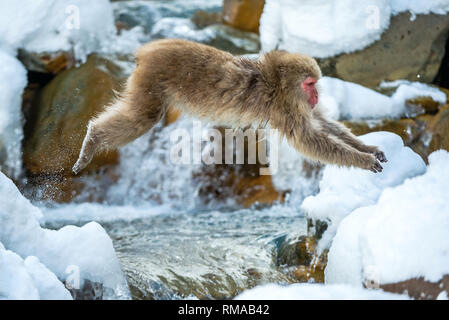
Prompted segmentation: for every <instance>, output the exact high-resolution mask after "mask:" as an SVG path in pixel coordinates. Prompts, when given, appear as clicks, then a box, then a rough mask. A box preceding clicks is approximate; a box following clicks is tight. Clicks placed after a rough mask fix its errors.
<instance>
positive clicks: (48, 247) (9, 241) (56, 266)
mask: <svg viewBox="0 0 449 320" xmlns="http://www.w3.org/2000/svg"><path fill="white" fill-rule="evenodd" d="M41 217H42V213H41V210H40V209H38V208H37V207H35V206H33V205H32V204H31V203H30V201H29V200H28V199H26V198H24V197H23V196H22V195H21V194H20V192H19V190H18V189H17V188H16V186H15V185H14V183H13V182H12V181H11V180H9V179H8V178H7V177H6V176H5V175H4V174H3V173H0V225H1V228H0V242H1V243H3V245H4V246H5V248H7V249H8V250H11V251H13V252H15V253H17V254H19V255H20V256H21V257H28V256H35V257H37V258H38V259H39V261H40V262H41V263H42V264H43V265H45V266H46V267H47V268H48V269H49V270H51V272H53V273H54V274H55V275H56V276H57V277H58V279H60V280H61V281H65V280H66V279H68V278H69V277H75V278H79V282H80V286H82V285H83V281H84V280H85V279H88V280H90V281H92V282H97V283H101V284H103V285H104V288H105V292H104V298H128V297H129V291H128V287H127V283H126V279H125V277H124V275H123V273H122V271H121V269H120V264H119V262H118V260H117V257H116V255H115V251H114V248H113V246H112V241H111V239H110V238H109V236H108V235H107V234H106V232H105V231H104V229H103V228H102V227H101V226H100V225H99V224H98V223H95V222H91V223H88V224H86V225H84V226H83V227H75V226H65V227H63V228H61V229H60V230H49V229H44V228H41V226H40V225H39V219H40V218H41ZM28 264H29V265H30V266H31V267H33V266H36V265H37V262H36V261H35V260H34V261H33V260H30V261H29V262H28ZM34 269H35V271H36V273H35V274H34V275H38V274H39V273H41V272H42V268H40V269H39V268H34Z"/></svg>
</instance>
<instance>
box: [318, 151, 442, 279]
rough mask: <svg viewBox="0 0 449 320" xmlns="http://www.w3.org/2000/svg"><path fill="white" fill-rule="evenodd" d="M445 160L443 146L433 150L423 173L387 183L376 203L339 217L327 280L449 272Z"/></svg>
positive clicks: (428, 276)
mask: <svg viewBox="0 0 449 320" xmlns="http://www.w3.org/2000/svg"><path fill="white" fill-rule="evenodd" d="M448 163H449V153H448V152H447V151H443V150H440V151H436V152H434V153H432V154H431V155H430V156H429V166H428V167H427V171H426V173H425V174H423V175H421V176H417V177H415V178H411V179H408V180H406V181H405V182H404V183H403V184H401V185H398V186H396V187H392V188H386V189H385V190H384V191H383V192H382V194H381V195H380V197H379V200H378V201H377V202H376V203H372V205H370V206H364V207H361V208H358V209H356V210H354V211H353V212H352V213H351V214H350V215H349V216H347V217H346V218H345V219H344V220H343V221H341V223H340V226H339V228H338V231H337V234H336V236H335V237H334V239H333V241H332V246H331V248H330V251H329V255H328V264H327V268H326V271H325V272H326V283H345V284H352V285H356V286H361V285H362V283H363V282H364V281H365V280H370V281H374V282H377V283H378V284H380V285H381V284H386V283H395V282H399V281H404V280H408V279H412V278H419V277H423V278H424V280H427V281H431V282H436V281H438V280H440V279H441V278H442V277H443V276H444V275H447V274H449V233H448V230H449V202H448V197H447V190H448V189H449V166H448ZM405 164H406V163H403V165H405ZM397 169H399V168H397ZM390 174H391V173H390Z"/></svg>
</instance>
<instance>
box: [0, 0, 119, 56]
mask: <svg viewBox="0 0 449 320" xmlns="http://www.w3.org/2000/svg"><path fill="white" fill-rule="evenodd" d="M0 13H1V19H0V47H1V46H4V47H7V48H9V49H10V50H15V49H17V48H22V49H25V50H27V51H30V52H56V51H67V52H73V53H74V55H75V57H77V58H79V59H81V60H84V59H85V57H86V56H87V55H88V54H89V53H90V52H93V51H99V50H102V49H103V48H104V47H106V46H108V45H109V44H108V43H109V42H110V41H111V39H112V38H113V37H114V36H115V33H116V30H115V25H114V16H113V12H112V7H111V4H110V2H109V1H108V0H96V1H90V0H23V1H1V2H0Z"/></svg>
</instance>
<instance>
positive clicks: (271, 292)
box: [236, 283, 407, 300]
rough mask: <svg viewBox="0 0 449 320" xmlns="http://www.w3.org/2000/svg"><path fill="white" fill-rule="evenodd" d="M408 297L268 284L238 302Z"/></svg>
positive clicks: (341, 288)
mask: <svg viewBox="0 0 449 320" xmlns="http://www.w3.org/2000/svg"><path fill="white" fill-rule="evenodd" d="M406 299H407V296H404V295H398V294H392V293H387V292H384V291H382V290H369V289H363V288H360V287H354V286H349V285H323V284H311V283H297V284H291V285H286V286H282V285H277V284H267V285H262V286H258V287H256V288H253V289H250V290H246V291H244V292H243V293H242V294H240V295H238V296H237V297H236V300H406Z"/></svg>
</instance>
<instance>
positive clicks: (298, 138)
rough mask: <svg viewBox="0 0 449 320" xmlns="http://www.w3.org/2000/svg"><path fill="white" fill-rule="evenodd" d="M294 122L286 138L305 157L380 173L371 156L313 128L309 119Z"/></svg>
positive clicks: (378, 166)
mask: <svg viewBox="0 0 449 320" xmlns="http://www.w3.org/2000/svg"><path fill="white" fill-rule="evenodd" d="M295 122H296V124H295V125H294V126H293V127H292V128H291V130H290V132H288V133H287V134H286V137H287V139H288V141H289V142H290V144H292V145H293V146H294V147H295V148H296V149H297V150H298V151H300V152H301V153H303V154H305V155H306V156H309V157H310V158H312V159H316V160H320V161H322V162H325V163H330V164H336V165H340V166H346V167H351V166H353V167H358V168H362V169H367V170H371V171H373V172H381V171H382V166H381V165H380V164H379V162H378V161H377V159H376V157H375V156H374V155H373V154H371V153H366V152H361V151H359V150H357V149H356V148H354V147H353V146H351V145H348V144H346V143H343V142H342V141H341V140H339V139H338V138H337V137H335V136H333V135H329V134H328V133H326V131H325V130H323V129H320V128H314V127H313V126H312V123H311V121H310V119H304V118H303V117H301V118H299V119H298V120H297V121H295Z"/></svg>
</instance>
